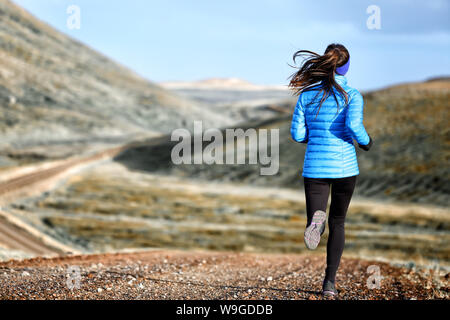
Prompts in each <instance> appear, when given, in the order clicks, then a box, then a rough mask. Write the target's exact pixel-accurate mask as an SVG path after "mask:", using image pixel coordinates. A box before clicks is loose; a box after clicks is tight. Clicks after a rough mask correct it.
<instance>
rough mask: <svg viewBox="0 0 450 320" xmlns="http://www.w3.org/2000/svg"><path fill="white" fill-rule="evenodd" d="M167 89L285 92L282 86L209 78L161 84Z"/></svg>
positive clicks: (284, 87) (237, 79)
mask: <svg viewBox="0 0 450 320" xmlns="http://www.w3.org/2000/svg"><path fill="white" fill-rule="evenodd" d="M160 85H161V86H163V87H165V88H167V89H176V90H179V89H197V90H200V89H205V90H250V91H253V90H256V91H262V90H264V91H267V90H284V91H286V90H287V87H286V86H282V85H257V84H253V83H251V82H248V81H246V80H243V79H239V78H210V79H204V80H199V81H191V82H189V81H169V82H161V83H160Z"/></svg>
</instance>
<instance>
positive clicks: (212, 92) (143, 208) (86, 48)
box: [0, 0, 450, 268]
mask: <svg viewBox="0 0 450 320" xmlns="http://www.w3.org/2000/svg"><path fill="white" fill-rule="evenodd" d="M374 6H375V7H374ZM449 7H450V4H449V2H448V1H445V0H442V1H439V0H434V1H395V2H393V1H345V2H336V1H321V2H317V1H316V2H314V1H289V0H285V1H271V0H266V1H265V0H263V1H245V2H243V1H227V2H212V1H191V2H186V1H164V2H163V1H144V0H132V1H128V2H123V1H114V2H111V1H101V0H98V1H87V0H78V1H76V0H73V1H65V0H40V1H33V0H15V1H8V0H0V131H1V135H0V137H1V139H0V204H1V206H2V207H1V215H0V258H1V259H8V258H10V257H28V256H36V255H42V254H44V253H48V252H60V253H61V252H66V251H74V252H75V251H77V252H106V251H116V250H124V249H127V250H128V249H144V248H179V249H204V250H235V251H252V252H306V249H305V246H304V243H303V230H304V226H305V223H306V219H305V215H306V208H305V196H304V192H303V185H302V177H301V169H302V166H303V157H304V152H305V147H306V145H304V144H297V143H295V142H293V141H292V140H291V137H290V134H289V128H290V120H291V116H292V112H293V109H294V107H295V104H296V99H297V98H296V97H295V96H293V94H292V92H289V91H288V90H287V84H288V77H289V76H290V75H291V74H292V73H293V72H294V71H295V69H293V68H292V67H291V66H289V64H293V61H292V55H293V53H294V52H295V51H297V50H300V49H307V50H312V51H315V52H318V53H322V52H323V51H324V50H325V48H326V46H327V45H328V44H329V43H334V42H337V43H342V44H344V45H345V46H346V47H347V48H348V49H349V51H350V55H351V66H350V70H349V73H348V75H347V78H348V81H349V84H350V85H351V86H353V87H355V88H357V89H358V90H360V91H361V92H362V93H363V95H364V100H365V106H364V124H365V127H366V129H367V131H368V133H369V134H370V135H371V136H372V137H373V139H374V145H373V148H372V149H371V150H370V152H364V151H361V150H360V149H358V148H357V154H358V161H359V169H360V175H359V177H358V180H357V186H356V189H355V195H354V198H353V200H352V203H351V205H350V209H349V212H348V220H347V226H346V230H347V238H346V251H345V253H344V255H347V256H356V257H361V258H367V257H370V258H377V259H381V260H387V261H391V262H398V263H408V264H420V265H430V264H433V265H436V264H438V265H439V266H441V267H443V268H449V267H450V214H449V213H450V212H449V209H448V208H449V203H450V201H449V193H450V184H449V166H448V161H449V156H450V153H449V151H450V146H449V142H450V133H449V130H448V123H449V117H448V110H449V96H450V78H449V77H448V76H449V74H450V60H449V59H450V58H449V55H448V52H449V50H450V24H449V21H450V20H449ZM196 120H201V121H203V125H204V128H207V127H210V128H211V127H215V128H234V127H238V128H256V129H257V130H259V129H267V128H270V129H279V130H280V141H279V145H278V147H279V150H280V159H279V166H280V170H279V172H278V174H276V175H273V176H261V175H260V170H259V169H260V168H259V165H248V164H247V165H206V164H205V165H180V166H176V165H174V164H173V163H172V161H171V158H170V153H171V150H172V147H173V146H174V144H175V143H174V142H171V141H170V133H171V132H172V131H173V130H174V129H176V128H188V129H192V126H193V122H194V121H196ZM355 145H356V144H355ZM326 237H327V233H325V239H326ZM325 243H326V241H323V242H322V244H321V245H320V247H319V249H318V250H317V253H319V254H323V253H324V252H325Z"/></svg>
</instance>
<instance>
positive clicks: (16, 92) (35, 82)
mask: <svg viewBox="0 0 450 320" xmlns="http://www.w3.org/2000/svg"><path fill="white" fill-rule="evenodd" d="M124 50H125V49H124ZM194 120H203V121H204V125H205V126H220V125H224V124H226V123H229V119H227V118H226V116H224V115H219V114H217V113H213V112H212V111H210V110H208V109H207V107H206V106H205V105H202V104H201V103H199V102H196V101H191V100H189V99H187V98H182V97H180V96H178V95H177V94H176V93H173V92H168V91H167V90H165V89H163V88H161V87H160V86H158V85H156V84H153V83H151V82H149V81H147V80H146V79H143V78H142V77H140V76H138V75H137V74H135V73H133V72H132V71H130V70H128V69H127V68H125V67H123V66H121V65H119V64H117V63H116V62H114V61H112V60H111V59H109V58H107V57H105V56H103V55H102V54H100V53H98V52H96V51H94V50H92V49H91V48H88V47H87V46H85V45H83V44H82V43H80V42H78V41H76V40H74V39H72V38H70V37H69V36H67V35H65V34H63V33H61V32H58V31H56V30H54V29H53V28H51V27H50V26H49V25H47V24H45V23H43V22H41V21H39V20H38V19H36V18H35V17H33V16H32V15H31V14H29V13H28V12H26V11H25V10H24V9H22V8H20V7H19V6H17V5H15V4H14V3H12V2H11V1H8V0H1V1H0V135H1V139H0V148H3V147H11V146H17V147H20V146H22V145H34V144H46V143H48V144H51V143H53V142H57V141H62V140H63V141H71V140H86V141H92V140H93V139H94V140H95V139H103V138H111V137H121V136H129V135H134V134H137V133H142V132H155V133H158V132H164V133H167V132H169V131H171V130H172V129H174V128H179V127H191V126H192V123H193V121H194Z"/></svg>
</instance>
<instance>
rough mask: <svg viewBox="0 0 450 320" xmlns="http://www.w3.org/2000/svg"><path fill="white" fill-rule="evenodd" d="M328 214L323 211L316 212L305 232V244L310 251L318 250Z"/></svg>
mask: <svg viewBox="0 0 450 320" xmlns="http://www.w3.org/2000/svg"><path fill="white" fill-rule="evenodd" d="M326 219H327V214H326V213H325V212H323V211H322V210H317V211H316V212H314V215H313V218H312V222H311V224H310V225H309V226H308V227H307V228H306V230H305V236H304V239H305V244H306V247H307V248H308V249H309V250H314V249H316V248H317V246H318V245H319V242H320V236H321V235H322V234H323V232H324V231H325V221H326Z"/></svg>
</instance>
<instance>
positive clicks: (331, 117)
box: [291, 74, 372, 178]
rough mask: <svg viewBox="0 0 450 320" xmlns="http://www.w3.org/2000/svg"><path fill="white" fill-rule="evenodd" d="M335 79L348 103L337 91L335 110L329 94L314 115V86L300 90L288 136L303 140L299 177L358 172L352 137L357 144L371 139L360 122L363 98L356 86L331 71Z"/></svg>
mask: <svg viewBox="0 0 450 320" xmlns="http://www.w3.org/2000/svg"><path fill="white" fill-rule="evenodd" d="M335 79H336V82H337V83H339V84H340V86H341V87H342V88H343V89H344V90H345V91H346V92H347V94H348V99H349V100H348V101H349V103H348V105H347V106H345V100H344V97H342V96H341V95H339V94H338V91H337V90H336V89H334V90H335V92H336V98H337V100H338V101H339V111H338V109H337V105H336V101H335V99H334V97H333V95H330V96H329V97H328V98H327V100H325V101H324V103H323V104H322V106H321V108H320V110H319V114H318V115H317V118H315V117H316V114H317V110H318V107H319V102H320V98H321V97H322V96H321V95H319V96H318V97H316V95H317V92H318V91H317V90H312V91H305V92H303V93H301V94H300V96H299V98H298V102H297V105H296V107H295V111H294V115H293V117H292V124H291V136H292V139H294V140H295V141H297V142H300V143H307V146H306V153H305V159H304V162H303V173H302V176H303V177H309V178H344V177H350V176H354V175H358V174H359V168H358V161H357V158H356V150H355V146H354V144H353V139H355V140H356V141H357V142H358V144H359V145H368V144H369V142H370V143H371V142H372V141H371V137H369V135H368V134H367V132H366V130H365V128H364V125H363V106H364V101H363V97H362V95H361V94H360V93H359V92H358V90H356V89H354V88H351V87H349V86H348V85H347V79H346V78H345V77H344V76H341V75H338V74H335Z"/></svg>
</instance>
